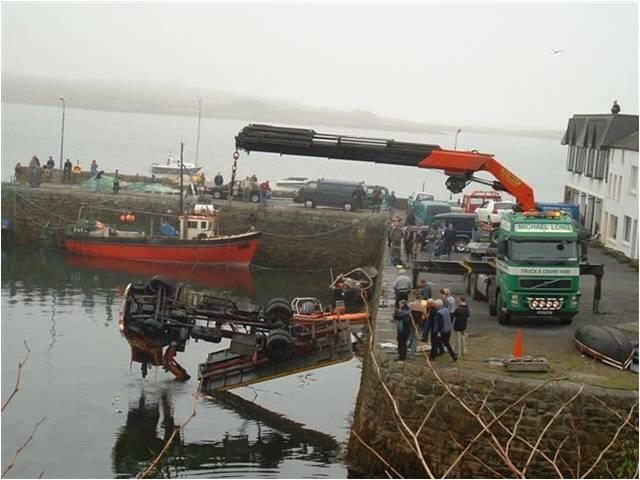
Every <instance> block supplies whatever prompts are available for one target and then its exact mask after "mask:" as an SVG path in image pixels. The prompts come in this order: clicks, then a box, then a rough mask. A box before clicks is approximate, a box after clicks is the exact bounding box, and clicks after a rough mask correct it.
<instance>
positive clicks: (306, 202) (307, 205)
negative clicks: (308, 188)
mask: <svg viewBox="0 0 640 480" xmlns="http://www.w3.org/2000/svg"><path fill="white" fill-rule="evenodd" d="M304 206H305V207H307V208H313V207H315V204H314V203H313V200H305V201H304Z"/></svg>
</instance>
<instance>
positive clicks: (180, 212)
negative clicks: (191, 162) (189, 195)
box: [179, 142, 184, 216]
mask: <svg viewBox="0 0 640 480" xmlns="http://www.w3.org/2000/svg"><path fill="white" fill-rule="evenodd" d="M183 157H184V142H180V210H179V215H180V216H182V198H183V191H182V168H183V162H182V159H183Z"/></svg>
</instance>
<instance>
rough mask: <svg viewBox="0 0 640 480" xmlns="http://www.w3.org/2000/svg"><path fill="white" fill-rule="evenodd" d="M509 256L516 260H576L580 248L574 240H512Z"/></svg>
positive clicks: (545, 261)
mask: <svg viewBox="0 0 640 480" xmlns="http://www.w3.org/2000/svg"><path fill="white" fill-rule="evenodd" d="M508 256H509V258H510V259H511V260H513V261H515V262H536V263H537V262H544V263H548V262H575V261H577V260H578V250H577V246H576V242H574V241H572V240H553V241H537V242H533V241H525V242H518V241H512V242H511V243H510V245H509V255H508Z"/></svg>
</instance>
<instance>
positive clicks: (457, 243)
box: [453, 238, 469, 253]
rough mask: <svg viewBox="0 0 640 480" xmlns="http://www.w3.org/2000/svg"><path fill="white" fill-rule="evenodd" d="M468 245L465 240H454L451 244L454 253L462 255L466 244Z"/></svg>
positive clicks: (467, 241)
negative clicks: (454, 250)
mask: <svg viewBox="0 0 640 480" xmlns="http://www.w3.org/2000/svg"><path fill="white" fill-rule="evenodd" d="M468 243H469V240H468V239H466V238H458V239H456V241H455V243H454V244H453V245H454V246H455V248H456V252H458V253H463V252H464V251H465V250H466V249H467V244H468Z"/></svg>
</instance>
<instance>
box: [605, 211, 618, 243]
mask: <svg viewBox="0 0 640 480" xmlns="http://www.w3.org/2000/svg"><path fill="white" fill-rule="evenodd" d="M607 235H608V238H610V239H611V240H615V239H616V238H618V217H616V216H615V215H611V214H609V228H608V229H607Z"/></svg>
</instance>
